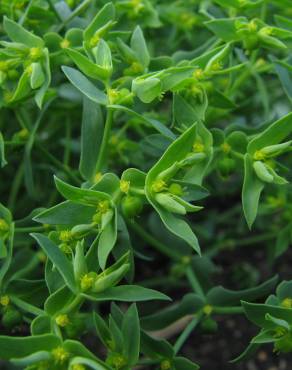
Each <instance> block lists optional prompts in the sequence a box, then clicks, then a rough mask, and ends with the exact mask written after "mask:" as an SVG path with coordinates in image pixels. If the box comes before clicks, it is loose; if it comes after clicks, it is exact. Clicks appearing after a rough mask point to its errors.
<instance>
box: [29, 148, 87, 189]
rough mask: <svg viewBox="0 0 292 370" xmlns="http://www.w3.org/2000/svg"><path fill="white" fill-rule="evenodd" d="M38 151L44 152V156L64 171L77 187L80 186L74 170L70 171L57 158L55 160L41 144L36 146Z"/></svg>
mask: <svg viewBox="0 0 292 370" xmlns="http://www.w3.org/2000/svg"><path fill="white" fill-rule="evenodd" d="M36 145H37V147H38V149H39V150H40V151H41V152H42V154H43V155H44V156H45V157H46V158H47V159H48V160H49V161H50V162H52V163H53V164H54V165H55V166H56V167H57V168H59V169H60V170H62V171H64V172H65V173H66V175H67V176H68V177H69V178H70V179H71V180H72V181H73V182H74V183H75V185H78V186H79V185H80V182H81V181H80V180H79V178H78V177H77V176H75V175H74V174H73V173H72V170H70V169H69V168H68V167H67V166H65V165H64V164H63V163H62V162H60V161H59V160H58V159H57V158H55V157H54V156H53V155H52V154H51V153H50V152H48V151H47V150H46V149H44V148H43V147H42V145H40V144H39V143H37V144H36Z"/></svg>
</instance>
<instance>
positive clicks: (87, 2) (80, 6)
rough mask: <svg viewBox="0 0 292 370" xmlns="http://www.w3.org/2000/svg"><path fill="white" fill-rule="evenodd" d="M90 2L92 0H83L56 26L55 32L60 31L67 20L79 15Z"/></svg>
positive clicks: (69, 20)
mask: <svg viewBox="0 0 292 370" xmlns="http://www.w3.org/2000/svg"><path fill="white" fill-rule="evenodd" d="M50 1H51V0H50ZM91 2H92V0H84V1H83V3H81V4H80V5H79V6H77V8H76V9H74V10H73V12H72V13H71V14H70V15H69V17H68V18H66V19H65V20H64V21H63V22H62V23H61V24H60V25H59V27H58V28H57V32H60V31H61V30H62V29H63V28H64V27H65V26H66V25H67V24H68V23H69V22H71V21H72V20H73V19H74V18H75V17H77V16H78V15H80V14H81V13H82V12H83V10H85V9H86V8H87V6H88V5H89V4H90V3H91Z"/></svg>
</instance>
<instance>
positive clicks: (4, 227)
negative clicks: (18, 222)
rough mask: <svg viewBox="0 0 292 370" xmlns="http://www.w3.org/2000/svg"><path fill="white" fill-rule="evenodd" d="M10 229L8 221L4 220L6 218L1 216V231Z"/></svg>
mask: <svg viewBox="0 0 292 370" xmlns="http://www.w3.org/2000/svg"><path fill="white" fill-rule="evenodd" d="M8 230H9V225H8V223H7V222H6V221H5V220H4V218H0V232H1V231H2V232H3V231H4V232H5V231H8Z"/></svg>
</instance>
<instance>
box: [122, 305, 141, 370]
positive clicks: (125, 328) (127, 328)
mask: <svg viewBox="0 0 292 370" xmlns="http://www.w3.org/2000/svg"><path fill="white" fill-rule="evenodd" d="M122 334H123V338H124V348H123V349H124V356H125V357H126V359H127V362H128V365H130V366H134V365H135V364H136V363H137V362H138V360H139V353H140V323H139V316H138V311H137V307H136V305H135V304H132V305H131V306H130V308H129V309H128V311H127V312H126V313H125V315H124V318H123V323H122Z"/></svg>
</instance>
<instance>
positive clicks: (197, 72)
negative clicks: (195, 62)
mask: <svg viewBox="0 0 292 370" xmlns="http://www.w3.org/2000/svg"><path fill="white" fill-rule="evenodd" d="M193 76H194V78H195V79H196V80H201V79H202V78H203V76H204V71H203V70H202V68H197V69H195V70H194V72H193Z"/></svg>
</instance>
